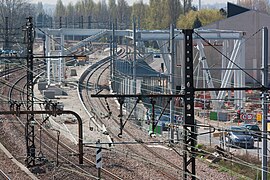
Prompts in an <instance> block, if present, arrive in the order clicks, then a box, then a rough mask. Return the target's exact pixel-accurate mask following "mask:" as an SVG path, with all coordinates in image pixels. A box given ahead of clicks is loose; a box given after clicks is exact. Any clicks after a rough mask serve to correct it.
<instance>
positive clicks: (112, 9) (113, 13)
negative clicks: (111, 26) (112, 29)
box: [108, 0, 117, 21]
mask: <svg viewBox="0 0 270 180" xmlns="http://www.w3.org/2000/svg"><path fill="white" fill-rule="evenodd" d="M108 7H109V19H110V20H111V21H114V20H116V17H117V6H116V2H115V0H109V4H108Z"/></svg>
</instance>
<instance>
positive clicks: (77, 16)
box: [36, 0, 226, 29]
mask: <svg viewBox="0 0 270 180" xmlns="http://www.w3.org/2000/svg"><path fill="white" fill-rule="evenodd" d="M37 9H38V10H39V12H38V14H37V17H36V22H37V25H38V26H39V27H54V28H110V26H111V24H112V22H114V24H115V25H116V28H117V29H130V28H132V22H133V18H134V17H135V18H136V23H137V25H138V27H139V28H141V29H168V28H169V26H170V24H172V23H173V24H176V26H177V28H194V27H198V25H202V26H203V25H205V24H207V23H209V22H213V21H215V20H219V19H221V18H224V17H225V15H226V12H225V11H224V10H223V11H220V10H203V11H198V10H197V8H196V7H195V6H193V4H192V0H150V1H149V4H145V3H143V0H138V1H136V2H134V3H133V4H132V5H131V6H130V5H129V4H128V3H127V1H126V0H117V1H116V0H108V2H107V1H105V0H100V1H99V2H97V3H95V2H94V1H93V0H79V1H77V3H75V4H72V3H69V4H68V5H66V6H65V5H64V4H63V2H62V0H57V3H56V7H55V11H54V12H53V15H51V16H50V15H48V14H46V13H45V11H44V10H43V5H42V3H41V2H40V3H38V6H37ZM224 12H225V13H224Z"/></svg>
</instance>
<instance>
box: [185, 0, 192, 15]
mask: <svg viewBox="0 0 270 180" xmlns="http://www.w3.org/2000/svg"><path fill="white" fill-rule="evenodd" d="M183 6H184V7H183V12H184V15H185V14H186V13H188V12H189V11H190V10H192V0H183Z"/></svg>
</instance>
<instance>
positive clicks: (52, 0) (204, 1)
mask: <svg viewBox="0 0 270 180" xmlns="http://www.w3.org/2000/svg"><path fill="white" fill-rule="evenodd" d="M77 1H78V0H62V2H63V3H64V5H67V4H68V3H69V2H72V3H73V4H75V3H76V2H77ZM94 1H95V2H98V1H99V0H94ZM135 1H136V0H127V2H128V3H129V4H130V5H132V4H133V2H135ZM236 1H237V0H201V4H202V5H205V4H215V3H226V2H232V3H236ZM31 2H33V3H37V2H42V0H31ZM56 2H57V1H56V0H46V4H56ZM116 2H117V1H116ZM143 2H144V3H149V0H143ZM192 2H193V4H194V5H195V6H197V5H198V4H199V0H193V1H192ZM43 4H45V2H44V1H43Z"/></svg>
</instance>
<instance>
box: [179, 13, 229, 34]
mask: <svg viewBox="0 0 270 180" xmlns="http://www.w3.org/2000/svg"><path fill="white" fill-rule="evenodd" d="M196 18H198V20H199V21H200V22H201V24H202V26H205V25H207V24H210V23H212V22H215V21H218V20H220V19H223V18H224V16H222V15H221V13H220V12H219V10H214V9H204V10H201V11H193V10H191V11H189V12H188V13H187V14H186V15H185V16H184V15H182V16H180V18H179V20H178V22H177V27H178V28H181V29H187V28H193V25H194V22H195V20H196Z"/></svg>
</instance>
